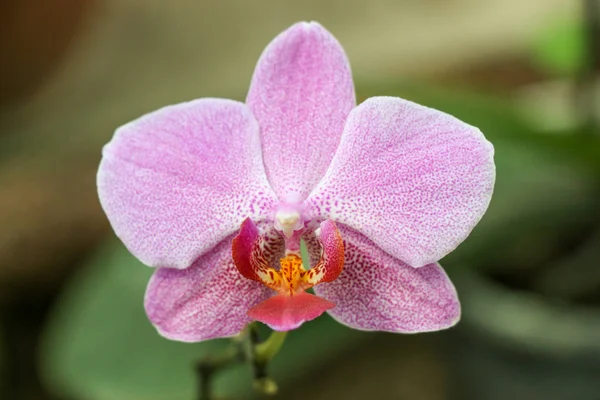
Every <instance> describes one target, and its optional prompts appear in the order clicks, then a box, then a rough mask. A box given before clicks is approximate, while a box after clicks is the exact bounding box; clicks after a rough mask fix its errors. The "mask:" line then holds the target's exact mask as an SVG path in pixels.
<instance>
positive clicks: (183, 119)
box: [97, 99, 276, 269]
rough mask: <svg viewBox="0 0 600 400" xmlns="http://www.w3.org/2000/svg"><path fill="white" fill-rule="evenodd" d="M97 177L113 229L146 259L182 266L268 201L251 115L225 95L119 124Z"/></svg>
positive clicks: (261, 212)
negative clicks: (226, 98) (225, 98)
mask: <svg viewBox="0 0 600 400" xmlns="http://www.w3.org/2000/svg"><path fill="white" fill-rule="evenodd" d="M97 181H98V192H99V196H100V202H101V204H102V206H103V208H104V210H105V212H106V214H107V216H108V219H109V221H110V223H111V225H112V227H113V229H114V231H115V232H116V234H117V236H119V238H120V239H121V240H122V241H123V242H124V244H125V245H126V246H127V248H128V249H129V250H130V251H131V252H132V253H133V254H134V255H135V256H136V257H137V258H138V259H140V260H141V261H142V262H143V263H145V264H147V265H150V266H154V267H170V268H180V269H181V268H187V267H189V266H190V265H191V264H192V263H193V262H194V261H195V260H196V259H197V258H198V257H200V256H201V255H203V254H204V253H206V252H207V251H208V250H210V249H211V248H212V247H213V246H215V245H216V244H217V243H219V242H220V241H222V240H223V239H225V238H226V237H227V236H229V235H231V234H233V233H234V232H235V231H237V230H238V229H239V226H240V224H241V222H242V221H243V220H244V219H245V218H247V217H252V218H254V219H255V220H261V219H267V218H271V213H272V208H273V207H274V204H275V201H276V196H275V194H274V192H273V191H272V189H271V187H270V186H269V183H268V181H267V178H266V175H265V172H264V166H263V162H262V155H261V144H260V137H259V127H258V123H257V121H256V119H255V118H254V116H253V115H252V113H251V112H250V110H249V109H248V108H247V107H246V106H245V105H244V104H243V103H239V102H235V101H232V100H223V99H200V100H195V101H191V102H188V103H182V104H177V105H173V106H168V107H165V108H162V109H160V110H157V111H154V112H152V113H150V114H147V115H145V116H143V117H141V118H139V119H137V120H135V121H133V122H130V123H128V124H126V125H124V126H122V127H121V128H119V129H118V130H117V131H116V133H115V135H114V137H113V139H112V140H111V141H110V142H109V143H108V144H107V145H106V146H105V147H104V150H103V158H102V162H101V164H100V168H99V170H98V178H97Z"/></svg>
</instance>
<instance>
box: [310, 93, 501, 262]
mask: <svg viewBox="0 0 600 400" xmlns="http://www.w3.org/2000/svg"><path fill="white" fill-rule="evenodd" d="M493 156H494V149H493V146H492V145H491V144H490V143H489V142H488V141H487V140H486V139H485V138H484V136H483V134H482V133H481V132H480V131H479V130H478V129H477V128H474V127H473V126H470V125H468V124H466V123H464V122H461V121H460V120H458V119H456V118H454V117H452V116H450V115H448V114H445V113H443V112H440V111H437V110H434V109H431V108H428V107H424V106H421V105H418V104H415V103H412V102H410V101H407V100H403V99H400V98H393V97H374V98H370V99H368V100H366V101H365V102H364V103H362V104H360V105H359V106H358V107H356V108H355V109H354V110H353V111H352V113H351V114H350V116H349V117H348V121H347V123H346V126H345V129H344V134H343V136H342V139H341V142H340V146H339V148H338V150H337V152H336V154H335V156H334V158H333V161H332V163H331V166H330V167H329V169H328V170H327V173H326V175H325V177H324V178H323V180H321V181H320V183H319V185H318V186H317V187H316V188H315V190H314V191H313V192H312V193H311V194H310V196H309V198H308V199H307V200H306V202H307V205H308V212H307V215H306V218H308V219H310V218H331V219H333V220H335V221H338V222H341V223H344V224H346V225H348V226H350V227H352V228H354V229H356V230H358V231H360V232H362V233H363V234H364V235H366V236H367V237H368V238H369V239H371V240H372V241H373V242H375V243H376V244H377V245H378V246H379V247H381V248H382V249H383V250H384V251H386V252H388V253H389V254H391V255H392V256H394V257H397V258H399V259H400V260H402V261H404V262H405V263H407V264H409V265H411V266H413V267H422V266H425V265H429V264H431V263H434V262H436V261H438V260H440V259H441V258H442V257H444V256H445V255H447V254H448V253H450V252H451V251H452V250H453V249H454V248H456V246H458V244H460V243H461V242H462V241H463V240H464V239H465V238H466V237H467V236H468V235H469V233H470V232H471V230H472V229H473V228H474V226H475V225H476V224H477V222H478V221H479V220H480V219H481V217H482V216H483V214H484V212H485V211H486V209H487V207H488V204H489V202H490V199H491V196H492V192H493V188H494V181H495V166H494V160H493Z"/></svg>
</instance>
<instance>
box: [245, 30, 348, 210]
mask: <svg viewBox="0 0 600 400" xmlns="http://www.w3.org/2000/svg"><path fill="white" fill-rule="evenodd" d="M246 102H247V104H248V106H249V107H250V109H251V110H252V112H253V113H254V115H255V116H256V119H257V120H258V123H259V125H260V129H261V138H262V143H263V157H264V161H265V169H266V172H267V176H268V177H269V181H270V182H271V185H272V186H273V188H274V190H275V192H276V193H277V195H278V196H279V198H280V199H282V200H284V201H300V200H303V199H304V198H305V197H306V195H308V193H309V192H310V191H311V189H312V188H313V187H314V186H315V185H316V184H317V182H318V181H319V179H321V177H322V176H323V174H324V173H325V170H326V169H327V167H328V165H329V163H330V162H331V158H332V156H333V153H334V152H335V149H336V148H337V146H338V144H339V141H340V136H341V134H342V131H343V128H344V122H345V121H346V118H347V116H348V114H349V113H350V110H352V108H353V107H354V106H355V104H356V100H355V96H354V85H353V83H352V74H351V72H350V65H349V63H348V60H347V58H346V54H345V53H344V50H343V49H342V47H341V45H340V44H339V43H338V41H337V40H336V39H335V38H334V37H333V36H332V35H331V34H330V33H329V32H328V31H327V30H325V28H323V27H322V26H321V25H319V24H318V23H316V22H310V23H307V22H301V23H298V24H295V25H293V26H292V27H290V28H289V29H287V30H286V31H285V32H283V33H281V34H280V35H279V36H277V37H276V38H275V39H274V40H273V41H272V42H271V43H270V44H269V45H268V46H267V48H266V49H265V51H264V52H263V54H262V56H261V57H260V59H259V61H258V64H257V66H256V69H255V71H254V76H253V77H252V83H251V86H250V91H249V93H248V98H247V101H246Z"/></svg>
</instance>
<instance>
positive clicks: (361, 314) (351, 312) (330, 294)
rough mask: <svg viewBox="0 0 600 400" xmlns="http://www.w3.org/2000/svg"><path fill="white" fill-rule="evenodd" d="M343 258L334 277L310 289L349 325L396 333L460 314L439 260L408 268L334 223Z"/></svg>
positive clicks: (441, 325)
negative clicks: (344, 262) (334, 278)
mask: <svg viewBox="0 0 600 400" xmlns="http://www.w3.org/2000/svg"><path fill="white" fill-rule="evenodd" d="M338 227H339V228H340V230H341V232H342V237H343V238H344V243H345V245H346V264H345V266H344V271H342V273H341V274H340V276H339V277H338V279H336V280H335V281H333V282H331V283H323V284H321V285H318V286H315V288H314V290H315V293H316V294H317V295H318V296H321V297H323V298H325V299H327V300H329V301H331V302H333V303H335V305H336V306H335V308H333V309H331V310H329V314H330V315H331V316H332V317H333V318H335V319H336V320H337V321H339V322H340V323H342V324H344V325H347V326H349V327H351V328H354V329H360V330H367V331H374V330H377V331H389V332H398V333H416V332H428V331H436V330H440V329H445V328H449V327H451V326H453V325H454V324H456V323H457V322H458V320H459V318H460V303H459V301H458V297H457V295H456V290H455V289H454V286H453V285H452V282H450V279H448V276H447V275H446V273H445V272H444V270H443V269H442V268H441V267H440V266H439V265H438V264H429V265H426V266H424V267H422V268H412V267H410V266H408V265H407V264H405V263H403V262H402V261H400V260H398V259H395V258H393V257H391V256H390V255H389V254H387V253H385V252H383V251H382V250H381V249H379V248H378V247H377V246H376V245H375V244H374V243H373V242H371V241H370V240H369V239H367V238H366V237H365V236H363V235H361V234H360V233H358V232H355V231H352V230H351V229H349V228H347V227H344V226H341V225H339V224H338Z"/></svg>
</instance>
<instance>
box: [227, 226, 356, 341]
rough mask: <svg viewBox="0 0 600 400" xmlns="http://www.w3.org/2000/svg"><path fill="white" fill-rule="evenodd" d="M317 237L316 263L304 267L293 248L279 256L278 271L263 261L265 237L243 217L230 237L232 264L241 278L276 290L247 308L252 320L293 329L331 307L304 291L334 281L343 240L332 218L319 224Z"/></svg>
mask: <svg viewBox="0 0 600 400" xmlns="http://www.w3.org/2000/svg"><path fill="white" fill-rule="evenodd" d="M317 239H318V241H319V243H320V245H321V249H322V251H321V258H320V259H319V261H318V262H317V263H316V265H315V266H314V267H312V268H310V269H305V268H304V265H303V263H302V258H301V257H300V256H299V255H298V254H297V252H296V251H289V250H288V251H286V253H287V254H286V255H285V257H283V258H280V259H279V263H280V268H279V270H277V269H275V268H273V267H271V266H270V265H269V262H268V261H267V253H268V251H267V249H266V244H265V240H264V238H263V237H261V235H260V234H259V231H258V228H257V227H256V225H254V223H253V222H252V221H251V220H250V219H246V220H245V221H244V222H243V223H242V226H241V228H240V233H239V234H238V236H236V237H235V238H234V239H233V245H232V254H233V260H234V263H235V265H236V267H237V269H238V271H239V272H240V274H242V275H243V276H244V277H246V278H248V279H252V280H254V281H257V282H260V283H262V284H264V285H265V286H267V287H269V288H271V289H273V290H274V291H275V292H277V294H276V295H274V296H272V297H271V298H269V299H267V300H265V301H263V302H262V303H259V304H258V305H256V306H254V307H253V308H251V309H250V310H249V311H248V316H249V317H250V318H252V319H254V320H257V321H260V322H263V323H266V324H267V325H269V326H270V327H271V328H273V329H275V330H290V329H294V328H297V327H298V326H300V325H301V324H302V323H303V322H305V321H309V320H311V319H314V318H316V317H318V316H319V315H321V314H322V313H323V312H325V311H326V310H328V309H331V308H333V307H334V306H335V304H334V303H331V302H330V301H327V300H325V299H323V298H321V297H318V296H314V295H312V294H309V293H306V292H305V291H306V290H307V289H310V288H311V287H313V286H315V285H317V284H319V283H322V282H331V281H333V280H335V279H336V278H337V277H338V276H339V274H340V273H341V272H342V269H343V266H344V242H343V240H342V237H341V235H340V233H339V231H338V229H337V227H336V225H335V223H334V222H333V221H330V220H328V221H325V222H323V223H322V224H321V228H320V230H319V231H318V235H317Z"/></svg>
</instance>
